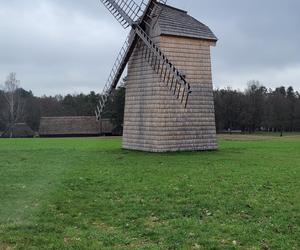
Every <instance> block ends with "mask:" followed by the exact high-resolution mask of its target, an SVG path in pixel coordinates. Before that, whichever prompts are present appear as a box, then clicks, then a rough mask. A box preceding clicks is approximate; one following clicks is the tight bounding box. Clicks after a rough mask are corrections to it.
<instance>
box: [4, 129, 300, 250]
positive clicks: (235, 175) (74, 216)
mask: <svg viewBox="0 0 300 250" xmlns="http://www.w3.org/2000/svg"><path fill="white" fill-rule="evenodd" d="M120 147H121V141H120V139H28V140H26V139H19V140H17V139H16V140H0V249H1V250H2V249H300V136H293V137H284V138H278V137H276V138H275V137H272V136H267V137H263V136H253V137H251V136H245V137H243V136H237V137H234V136H230V135H227V136H224V137H223V138H222V139H221V140H220V149H219V151H216V152H194V153H188V152H187V153H171V154H150V153H141V152H130V151H124V150H121V149H120Z"/></svg>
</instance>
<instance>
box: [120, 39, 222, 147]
mask: <svg viewBox="0 0 300 250" xmlns="http://www.w3.org/2000/svg"><path fill="white" fill-rule="evenodd" d="M153 39H154V40H155V42H156V43H158V45H159V47H160V48H161V50H162V51H163V52H164V53H165V54H166V55H167V56H168V57H169V59H170V60H171V61H172V62H173V63H174V64H175V65H176V67H178V68H179V69H181V70H183V71H184V73H185V74H186V76H187V78H186V79H187V81H188V82H189V83H190V84H191V88H192V91H193V92H192V94H191V96H190V98H189V101H188V106H187V108H186V109H185V108H184V107H183V105H182V104H180V102H178V100H176V98H175V97H174V96H172V94H170V91H169V90H168V88H167V87H166V86H165V83H162V82H161V81H160V79H159V76H158V75H157V74H156V73H155V72H154V70H153V69H152V68H151V66H150V65H149V64H148V62H146V60H144V59H143V58H142V56H143V49H142V47H140V46H138V47H137V48H136V49H135V52H134V54H133V56H132V57H131V59H130V62H129V65H128V82H127V88H126V103H125V119H124V132H123V147H124V148H125V149H133V150H142V151H151V152H167V151H190V150H215V149H217V140H216V129H215V115H214V101H213V86H212V73H211V56H210V47H211V46H213V45H215V42H213V41H209V40H203V39H195V38H186V37H180V36H166V35H161V36H157V37H155V38H153Z"/></svg>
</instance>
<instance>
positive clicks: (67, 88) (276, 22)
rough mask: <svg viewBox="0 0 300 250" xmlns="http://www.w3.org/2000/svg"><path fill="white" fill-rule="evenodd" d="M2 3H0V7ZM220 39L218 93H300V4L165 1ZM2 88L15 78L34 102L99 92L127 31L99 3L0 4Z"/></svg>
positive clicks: (294, 0)
mask: <svg viewBox="0 0 300 250" xmlns="http://www.w3.org/2000/svg"><path fill="white" fill-rule="evenodd" d="M0 1H1V0H0ZM169 4H171V5H174V6H176V7H179V8H184V9H187V10H188V11H189V13H190V14H191V15H192V16H194V17H195V18H197V19H198V20H200V21H202V22H204V23H205V24H207V25H208V26H210V27H211V29H212V30H213V31H214V32H215V34H216V35H217V36H218V38H219V42H218V44H217V47H215V48H212V55H213V72H214V82H215V86H216V87H225V86H227V85H228V84H230V85H231V86H233V87H236V88H240V89H243V88H244V87H245V86H246V82H247V81H248V80H252V79H257V80H260V81H262V82H263V83H265V84H266V85H268V86H277V85H281V84H289V85H293V86H294V87H295V88H296V89H298V90H300V81H299V73H298V72H299V69H300V68H299V65H300V48H299V47H300V45H299V41H300V32H297V31H298V28H299V27H300V15H299V14H298V11H299V9H300V1H298V0H286V1H281V0H264V1H260V0H252V1H240V0H227V1H224V0H203V1H194V0H185V1H179V0H173V1H172V0H170V1H169ZM0 6H1V7H0V37H1V39H0V81H4V80H5V78H6V76H7V75H8V73H9V72H12V71H14V72H17V73H18V77H19V79H21V84H22V86H23V87H24V88H26V89H31V90H33V92H34V93H35V94H38V95H42V94H58V93H63V94H66V93H75V92H76V93H79V92H89V91H91V90H95V91H100V90H101V88H102V86H103V84H104V83H105V81H106V79H107V77H108V74H109V71H110V69H111V66H112V64H113V62H114V60H115V58H116V55H117V53H118V51H119V49H120V48H121V46H122V43H123V41H124V40H125V38H126V35H127V33H128V32H129V30H123V29H122V27H121V26H120V25H119V24H118V23H117V22H116V21H115V20H114V18H113V17H112V16H111V15H110V13H109V12H108V11H107V10H106V9H105V8H104V7H103V6H102V4H101V2H100V1H99V0H91V1H85V0H77V1H73V0H27V1H22V0H10V1H1V3H0Z"/></svg>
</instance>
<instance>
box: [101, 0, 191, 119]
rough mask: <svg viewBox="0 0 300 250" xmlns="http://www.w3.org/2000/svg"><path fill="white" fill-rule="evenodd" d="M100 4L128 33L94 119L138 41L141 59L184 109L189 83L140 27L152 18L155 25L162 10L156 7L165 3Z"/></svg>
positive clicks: (114, 0) (119, 0)
mask: <svg viewBox="0 0 300 250" xmlns="http://www.w3.org/2000/svg"><path fill="white" fill-rule="evenodd" d="M100 1H101V2H102V3H103V4H104V5H105V6H106V8H107V9H108V10H109V11H110V12H111V13H112V14H113V16H114V17H115V18H116V19H117V20H118V22H119V23H120V24H121V25H122V26H123V27H124V28H125V29H126V28H128V27H129V26H131V27H132V31H131V33H130V35H129V37H128V39H127V40H126V42H125V44H124V46H123V47H122V49H121V51H120V53H119V55H118V57H117V60H116V62H115V64H114V66H113V69H112V71H111V74H110V76H109V79H108V81H107V83H106V85H105V87H104V90H103V92H102V94H101V98H100V101H99V105H98V107H97V110H96V117H97V119H98V120H99V119H100V118H101V114H102V112H103V109H104V107H105V104H106V102H107V101H108V98H109V96H110V94H111V93H112V91H113V89H115V88H116V86H117V84H118V82H119V80H120V78H121V76H122V73H123V71H124V69H125V67H126V64H127V62H128V60H129V59H130V56H131V55H132V53H133V51H134V48H135V46H136V44H137V42H138V41H141V42H142V43H143V44H144V51H145V54H146V55H148V57H146V58H145V59H147V61H148V62H149V64H150V65H151V66H152V68H153V69H154V70H155V72H156V73H157V74H159V76H160V78H161V80H162V81H163V82H164V83H165V85H166V86H167V87H168V88H169V89H170V91H171V93H172V94H173V95H174V96H175V97H176V98H177V99H178V100H179V101H180V102H181V103H184V106H185V107H186V105H187V102H188V97H189V95H190V93H191V88H190V85H189V83H187V82H186V80H185V77H184V75H183V74H182V73H181V72H180V71H179V70H178V69H177V68H176V67H175V66H174V64H172V63H171V61H170V60H169V59H168V58H167V57H166V55H165V54H164V53H163V52H162V51H161V50H160V49H159V48H158V46H157V45H155V43H154V42H153V41H152V40H151V38H150V37H149V36H148V35H147V33H146V32H145V31H144V29H143V28H142V26H144V25H147V26H148V27H150V28H151V23H153V18H154V16H156V19H155V20H154V23H155V22H156V21H157V19H158V18H159V14H160V13H161V11H162V7H161V6H159V5H158V3H160V4H165V3H166V0H160V1H156V0H150V1H149V2H148V4H145V3H144V1H142V4H141V5H138V4H136V3H135V2H134V1H133V0H129V1H126V0H100ZM157 13H158V14H157ZM155 14H156V15H155ZM152 27H153V26H152ZM150 58H151V59H150Z"/></svg>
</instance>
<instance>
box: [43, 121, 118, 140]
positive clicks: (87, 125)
mask: <svg viewBox="0 0 300 250" xmlns="http://www.w3.org/2000/svg"><path fill="white" fill-rule="evenodd" d="M112 130H113V125H112V124H111V122H110V121H109V120H102V121H101V122H99V121H97V120H96V118H95V117H94V116H65V117H42V118H41V121H40V129H39V134H40V136H41V137H66V136H99V135H101V134H112Z"/></svg>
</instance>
